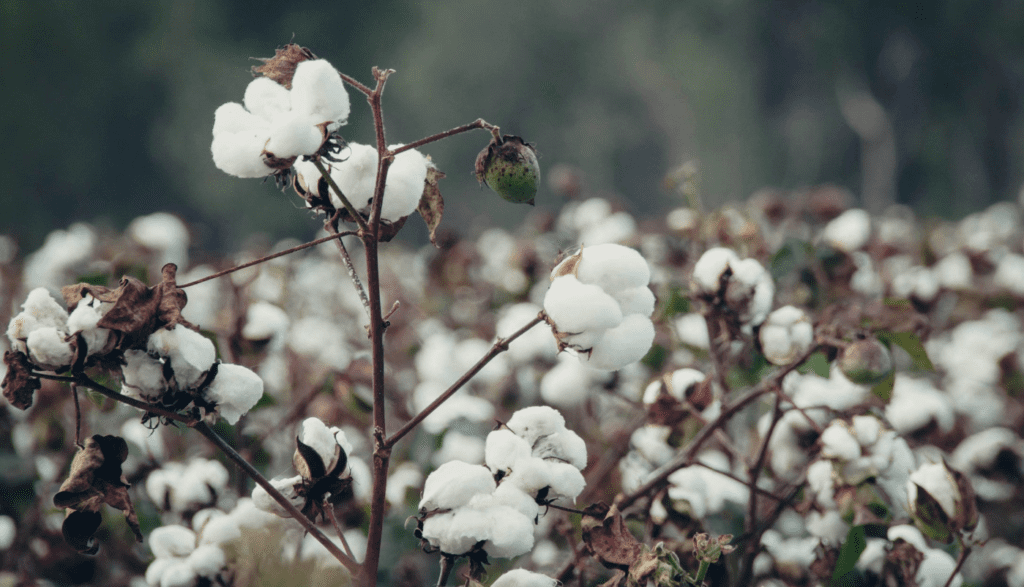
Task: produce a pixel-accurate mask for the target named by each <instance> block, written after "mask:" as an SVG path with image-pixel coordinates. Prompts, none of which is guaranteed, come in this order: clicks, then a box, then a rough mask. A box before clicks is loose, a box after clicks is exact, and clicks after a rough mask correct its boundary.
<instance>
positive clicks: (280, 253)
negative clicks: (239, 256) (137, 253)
mask: <svg viewBox="0 0 1024 587" xmlns="http://www.w3.org/2000/svg"><path fill="white" fill-rule="evenodd" d="M350 234H355V232H351V231H346V232H337V231H335V233H334V234H332V235H331V236H325V237H324V238H318V239H316V240H315V241H310V242H308V243H306V244H303V245H299V246H297V247H292V248H290V249H285V250H283V251H278V252H276V253H274V254H272V255H267V256H266V257H260V258H259V259H256V260H255V261H249V262H247V263H242V264H241V265H236V266H235V267H232V268H230V269H225V270H223V271H218V272H217V273H214V274H212V275H207V276H206V277H202V278H200V279H197V280H195V281H190V282H188V283H186V284H183V285H179V286H178V287H179V288H181V289H185V288H186V287H191V286H193V285H198V284H200V283H202V282H204V281H210V280H211V279H217V278H218V277H224V276H225V275H227V274H229V273H234V272H235V271H240V270H242V269H247V268H249V267H252V266H253V265H259V264H260V263H265V262H267V261H270V260H271V259H276V258H278V257H283V256H285V255H290V254H292V253H296V252H298V251H301V250H302V249H308V248H309V247H315V246H316V245H319V244H323V243H325V242H327V241H329V240H335V239H340V238H341V237H343V236H348V235H350Z"/></svg>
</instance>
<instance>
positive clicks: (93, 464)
mask: <svg viewBox="0 0 1024 587" xmlns="http://www.w3.org/2000/svg"><path fill="white" fill-rule="evenodd" d="M127 458H128V443H126V442H125V441H124V439H123V438H119V437H117V436H100V435H99V434H96V435H94V436H92V437H91V438H89V439H87V440H86V441H85V448H83V449H82V450H80V451H79V452H78V453H77V454H76V455H75V458H74V460H72V461H71V471H70V472H69V475H68V478H67V480H65V481H64V483H63V484H61V486H60V491H58V492H57V494H56V495H54V496H53V504H54V505H55V506H57V507H63V508H67V509H68V514H67V517H66V518H65V519H64V526H63V528H62V531H63V532H64V537H65V539H66V540H67V541H68V543H69V544H71V545H72V546H74V547H75V548H76V549H78V550H79V551H80V552H83V553H86V554H95V553H96V551H97V550H98V546H96V545H95V544H94V541H93V539H92V534H93V533H95V531H96V528H98V527H99V523H98V522H96V520H97V519H98V516H99V511H100V508H101V507H102V506H103V504H107V505H109V506H111V507H114V508H117V509H119V510H121V511H123V512H124V516H125V521H127V522H128V526H129V527H130V528H131V529H132V532H134V533H135V537H136V539H138V541H139V542H142V532H141V531H140V530H139V520H138V517H137V516H136V515H135V507H134V506H133V505H132V500H131V497H129V496H128V487H129V485H128V482H127V480H126V479H125V478H124V475H123V474H122V473H121V463H123V462H124V461H125V459H127ZM76 513H77V514H82V515H76ZM86 513H88V514H90V515H84V514H86Z"/></svg>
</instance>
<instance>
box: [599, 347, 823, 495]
mask: <svg viewBox="0 0 1024 587" xmlns="http://www.w3.org/2000/svg"><path fill="white" fill-rule="evenodd" d="M816 350H817V348H811V349H809V350H808V351H807V352H806V353H804V354H803V355H802V356H801V357H799V358H798V359H797V360H796V361H793V362H792V363H790V364H789V365H786V366H784V367H780V368H779V370H778V371H776V372H775V373H773V374H772V375H771V376H770V377H769V378H767V379H765V380H764V381H762V382H761V383H760V384H758V385H757V386H756V387H753V388H751V389H750V390H749V391H747V392H746V393H744V394H743V395H741V396H739V397H737V398H736V399H734V400H733V401H732V403H730V404H729V405H728V406H723V407H722V413H721V414H719V415H718V417H717V418H715V419H714V420H713V421H711V422H709V423H708V424H706V425H705V426H704V427H703V428H701V430H700V432H698V433H697V435H696V436H695V437H694V438H693V439H692V440H691V441H690V443H689V444H688V445H687V446H686V448H685V449H684V450H682V451H681V452H680V453H679V455H678V456H676V458H674V459H673V460H672V461H671V462H669V463H666V464H665V465H662V466H661V467H660V468H658V469H657V470H655V471H654V473H652V475H651V478H650V479H648V480H647V481H646V482H645V483H644V484H643V485H641V486H640V487H638V488H637V489H636V490H635V491H633V492H632V493H629V494H627V495H623V494H619V496H618V497H617V498H616V499H615V503H616V505H618V506H619V509H620V510H624V509H626V508H627V507H629V506H630V505H632V504H633V503H635V502H636V501H637V500H638V499H640V498H642V497H644V496H645V495H647V494H648V493H650V492H651V491H653V490H654V489H656V488H657V487H659V486H660V485H661V484H662V483H664V482H665V480H666V479H668V476H669V475H671V474H672V473H674V472H676V471H677V470H679V469H680V468H682V467H685V466H687V465H689V464H690V462H691V461H692V460H693V457H694V456H696V454H697V452H698V451H699V450H700V448H701V446H702V445H703V444H704V442H706V441H707V440H708V438H710V437H711V436H712V434H714V432H715V430H717V429H718V428H720V427H721V426H723V425H724V424H725V423H726V422H727V421H728V420H729V419H730V418H732V416H733V414H735V413H736V412H738V411H740V410H741V409H743V408H744V407H746V406H747V405H748V404H750V403H751V402H753V401H754V400H756V399H758V398H759V397H761V396H762V395H764V394H766V393H769V392H770V391H772V390H773V389H775V388H776V387H777V386H778V385H779V382H781V381H782V378H783V377H785V376H786V375H788V374H789V373H790V372H791V371H793V370H794V369H796V368H797V367H798V366H800V364H801V363H803V362H804V361H806V360H807V357H809V356H811V354H812V353H813V352H814V351H816Z"/></svg>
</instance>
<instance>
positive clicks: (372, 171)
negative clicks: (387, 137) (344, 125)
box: [307, 143, 387, 208]
mask: <svg viewBox="0 0 1024 587" xmlns="http://www.w3.org/2000/svg"><path fill="white" fill-rule="evenodd" d="M341 156H342V157H346V158H345V160H344V161H340V162H337V163H331V165H330V167H329V168H328V169H329V170H330V172H331V177H332V178H334V181H335V182H336V183H337V184H338V187H339V188H340V189H341V192H342V193H343V194H345V197H346V198H348V200H349V201H350V202H352V205H354V206H355V207H356V208H362V207H364V206H366V205H368V204H369V203H370V200H372V199H373V188H374V184H375V183H376V181H377V149H376V148H375V147H371V146H370V145H362V144H359V143H348V145H347V146H346V148H345V149H344V150H342V153H341ZM319 176H320V174H319V173H317V174H316V175H315V176H314V177H312V178H308V179H307V185H316V183H317V179H318V178H319ZM310 180H311V181H312V183H310ZM320 195H321V196H327V194H320ZM330 196H331V202H333V203H334V206H335V207H336V208H341V207H342V204H341V200H338V199H337V196H336V195H335V194H334V193H333V192H332V193H331V194H330ZM386 201H387V196H385V202H386Z"/></svg>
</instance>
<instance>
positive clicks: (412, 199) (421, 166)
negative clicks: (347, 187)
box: [380, 145, 429, 221]
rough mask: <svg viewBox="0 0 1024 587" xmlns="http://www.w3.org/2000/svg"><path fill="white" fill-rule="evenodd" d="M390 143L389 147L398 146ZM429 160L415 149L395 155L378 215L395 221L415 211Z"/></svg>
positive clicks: (421, 194) (420, 196)
mask: <svg viewBox="0 0 1024 587" xmlns="http://www.w3.org/2000/svg"><path fill="white" fill-rule="evenodd" d="M400 146H401V145H391V146H390V147H388V148H389V149H394V148H397V147H400ZM428 165H429V162H428V160H427V158H426V157H424V156H423V154H422V153H420V152H419V151H417V150H416V149H410V150H408V151H403V152H401V153H399V154H398V155H395V159H394V161H393V162H392V163H391V167H390V168H389V169H388V179H387V185H386V186H385V188H384V202H383V204H382V205H381V211H380V217H381V218H384V219H386V220H391V221H396V220H398V219H400V218H404V217H406V216H408V215H410V214H412V213H413V212H415V211H416V208H417V206H419V204H420V199H421V198H422V197H423V189H424V187H425V184H424V181H425V180H426V178H427V166H428Z"/></svg>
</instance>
